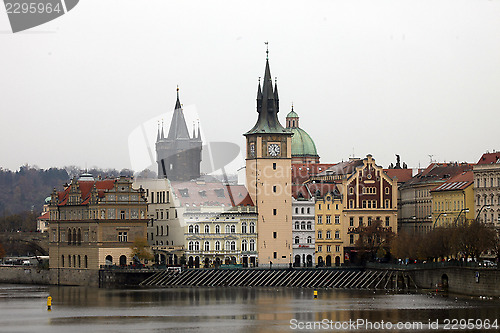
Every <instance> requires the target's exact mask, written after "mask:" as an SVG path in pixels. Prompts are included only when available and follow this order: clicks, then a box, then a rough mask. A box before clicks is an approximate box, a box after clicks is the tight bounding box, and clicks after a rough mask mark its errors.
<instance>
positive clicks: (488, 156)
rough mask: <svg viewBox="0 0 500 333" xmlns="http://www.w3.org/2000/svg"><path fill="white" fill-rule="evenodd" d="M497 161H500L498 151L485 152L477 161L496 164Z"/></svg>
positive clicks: (480, 163) (479, 163)
mask: <svg viewBox="0 0 500 333" xmlns="http://www.w3.org/2000/svg"><path fill="white" fill-rule="evenodd" d="M495 163H500V152H496V153H485V154H483V156H481V158H480V159H479V161H477V164H478V165H482V164H495Z"/></svg>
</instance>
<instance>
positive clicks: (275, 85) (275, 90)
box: [274, 77, 280, 113]
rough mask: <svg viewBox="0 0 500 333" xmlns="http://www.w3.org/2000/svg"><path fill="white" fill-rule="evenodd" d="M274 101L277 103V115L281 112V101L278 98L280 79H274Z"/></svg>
mask: <svg viewBox="0 0 500 333" xmlns="http://www.w3.org/2000/svg"><path fill="white" fill-rule="evenodd" d="M274 100H275V101H276V113H278V112H280V99H279V97H278V78H277V77H275V78H274Z"/></svg>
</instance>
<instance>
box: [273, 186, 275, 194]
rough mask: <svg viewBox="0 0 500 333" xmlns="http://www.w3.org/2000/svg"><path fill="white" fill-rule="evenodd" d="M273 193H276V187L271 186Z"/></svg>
mask: <svg viewBox="0 0 500 333" xmlns="http://www.w3.org/2000/svg"><path fill="white" fill-rule="evenodd" d="M273 192H274V193H276V185H274V186H273Z"/></svg>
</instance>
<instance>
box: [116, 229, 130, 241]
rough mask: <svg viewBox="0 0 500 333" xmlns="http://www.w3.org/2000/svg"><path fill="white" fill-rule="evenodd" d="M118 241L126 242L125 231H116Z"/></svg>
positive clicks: (126, 235)
mask: <svg viewBox="0 0 500 333" xmlns="http://www.w3.org/2000/svg"><path fill="white" fill-rule="evenodd" d="M118 241H119V242H128V234H127V232H126V231H120V232H118Z"/></svg>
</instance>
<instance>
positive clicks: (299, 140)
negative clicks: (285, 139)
mask: <svg viewBox="0 0 500 333" xmlns="http://www.w3.org/2000/svg"><path fill="white" fill-rule="evenodd" d="M288 130H289V131H290V132H292V133H293V136H292V157H293V156H318V152H317V151H316V145H315V144H314V141H313V140H312V139H311V137H310V136H309V134H307V132H306V131H304V130H303V129H301V128H298V127H292V128H288Z"/></svg>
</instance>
